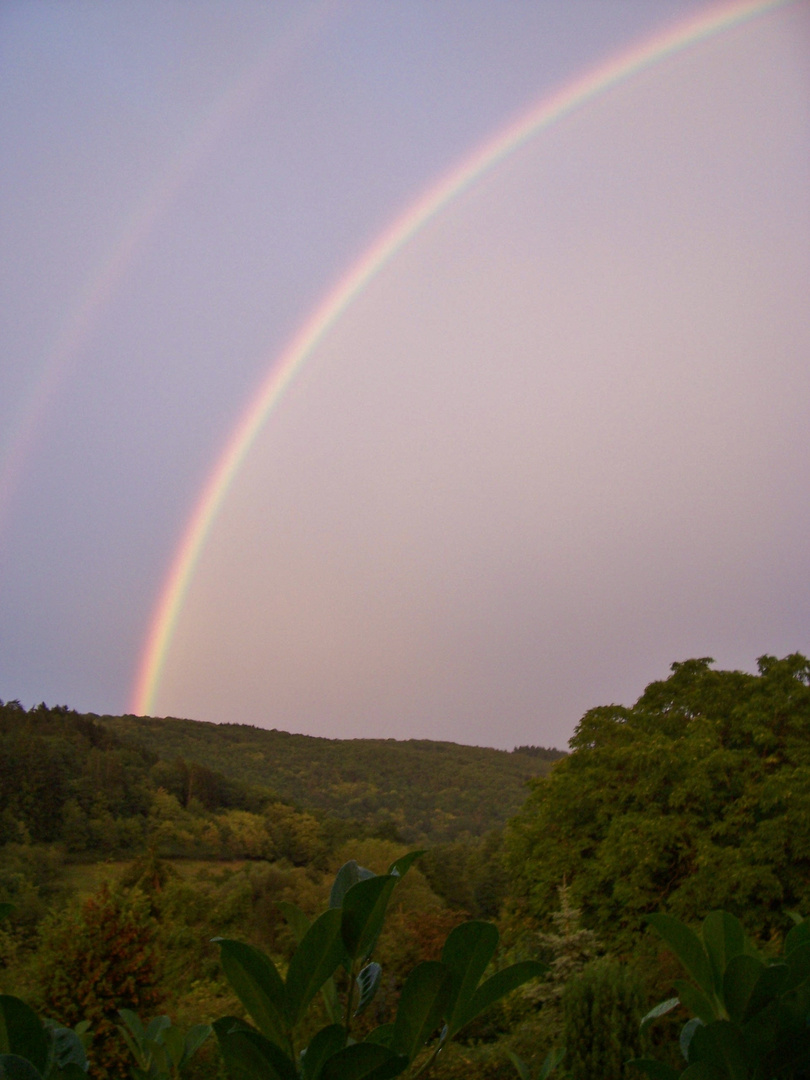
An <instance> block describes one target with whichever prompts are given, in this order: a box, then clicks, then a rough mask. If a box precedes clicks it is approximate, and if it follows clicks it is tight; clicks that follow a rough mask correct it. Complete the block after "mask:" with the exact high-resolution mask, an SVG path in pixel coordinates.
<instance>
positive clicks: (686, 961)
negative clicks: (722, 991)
mask: <svg viewBox="0 0 810 1080" xmlns="http://www.w3.org/2000/svg"><path fill="white" fill-rule="evenodd" d="M647 922H648V923H649V924H650V926H652V928H653V929H654V930H656V931H657V932H658V933H659V934H660V935H661V937H662V938H663V939H664V941H666V943H667V945H669V947H670V948H671V949H672V951H673V952H674V953H675V955H676V956H677V957H678V959H679V960H680V962H681V963H682V964H683V966H684V967H685V968H686V970H687V971H688V972H689V974H690V975H691V976H692V978H693V979H694V980H695V982H696V983H697V984H698V986H699V987H700V988H701V990H703V991H704V992H705V993H707V994H713V993H714V989H715V987H714V978H713V975H712V966H711V963H710V961H709V958H708V956H707V955H706V950H705V949H704V948H703V944H702V942H701V940H700V938H699V937H698V936H697V934H695V933H694V931H692V930H690V929H689V927H688V926H685V925H684V924H683V923H682V922H679V921H678V919H673V917H672V916H671V915H662V914H660V913H659V914H655V915H648V916H647Z"/></svg>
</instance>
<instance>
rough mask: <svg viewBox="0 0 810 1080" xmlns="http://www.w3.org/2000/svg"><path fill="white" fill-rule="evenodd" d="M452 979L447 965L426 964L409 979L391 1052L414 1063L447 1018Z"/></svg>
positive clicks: (400, 1000) (401, 999) (400, 998)
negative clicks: (415, 1058) (402, 1055)
mask: <svg viewBox="0 0 810 1080" xmlns="http://www.w3.org/2000/svg"><path fill="white" fill-rule="evenodd" d="M452 985H453V976H452V972H451V971H450V970H449V968H448V967H447V965H446V964H442V963H439V962H438V961H437V960H425V961H423V962H422V963H421V964H417V965H416V967H415V968H414V969H413V971H412V972H411V973H410V975H409V976H408V978H407V980H406V982H405V985H404V986H403V987H402V993H401V994H400V997H399V1007H398V1008H397V1016H396V1020H395V1021H394V1032H393V1035H392V1037H391V1049H392V1050H394V1051H396V1053H398V1054H404V1055H405V1056H406V1057H407V1058H408V1059H410V1060H412V1059H413V1058H414V1057H416V1055H417V1054H418V1053H419V1051H420V1050H421V1049H422V1047H423V1046H424V1045H425V1043H426V1042H427V1040H428V1039H429V1038H430V1036H431V1035H432V1034H433V1032H434V1031H435V1030H436V1029H437V1028H438V1027H439V1025H440V1023H441V1021H442V1018H443V1017H444V1016H446V1015H447V1010H448V1007H449V1003H450V995H451V992H452Z"/></svg>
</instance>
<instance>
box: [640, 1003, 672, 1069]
mask: <svg viewBox="0 0 810 1080" xmlns="http://www.w3.org/2000/svg"><path fill="white" fill-rule="evenodd" d="M680 1003H681V999H680V998H676V997H672V998H667V1000H666V1001H659V1003H658V1004H657V1005H653V1007H652V1008H651V1009H650V1011H649V1012H648V1013H645V1015H644V1016H643V1017H642V1018H641V1024H640V1027H639V1030H641V1031H646V1030H647V1028H648V1027H649V1026H650V1024H652V1023H653V1022H654V1021H656V1020H657V1019H658V1018H659V1017H660V1016H666V1014H667V1013H670V1012H672V1010H673V1009H677V1007H678V1006H679V1005H680ZM638 1060H639V1061H641V1060H644V1061H646V1060H647V1059H646V1058H644V1059H642V1058H639V1059H638Z"/></svg>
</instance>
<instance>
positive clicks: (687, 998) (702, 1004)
mask: <svg viewBox="0 0 810 1080" xmlns="http://www.w3.org/2000/svg"><path fill="white" fill-rule="evenodd" d="M673 985H674V987H675V989H676V990H677V991H678V997H679V998H680V1000H681V1004H682V1005H684V1006H685V1007H686V1008H687V1009H688V1010H689V1012H690V1013H691V1014H692V1016H698V1017H700V1019H701V1020H702V1021H703V1023H704V1024H710V1023H711V1022H712V1020H722V1019H723V1018H724V1017H723V1014H722V1013H721V1012H718V1010H717V1006H716V1005H715V1004H714V1002H713V1001H712V1000H711V999H710V998H709V997H707V996H706V994H704V993H703V991H702V990H699V989H698V988H697V987H696V986H695V985H694V983H689V982H686V981H685V980H684V979H676V980H675V982H674V984H673Z"/></svg>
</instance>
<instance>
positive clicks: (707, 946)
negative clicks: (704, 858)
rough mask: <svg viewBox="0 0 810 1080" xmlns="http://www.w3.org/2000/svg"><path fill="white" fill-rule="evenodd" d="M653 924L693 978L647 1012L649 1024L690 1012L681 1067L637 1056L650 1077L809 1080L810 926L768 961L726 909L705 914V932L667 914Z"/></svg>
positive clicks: (800, 926)
mask: <svg viewBox="0 0 810 1080" xmlns="http://www.w3.org/2000/svg"><path fill="white" fill-rule="evenodd" d="M649 922H650V924H651V925H652V927H653V928H654V929H655V930H656V931H657V932H658V933H659V934H660V935H661V937H663V939H664V940H665V941H666V943H667V944H668V945H669V947H670V948H671V949H672V951H673V952H674V953H675V955H676V956H677V957H678V959H679V960H680V962H681V964H682V965H683V967H684V968H685V969H686V972H687V974H688V975H689V979H688V980H679V981H677V982H676V983H675V988H676V990H677V991H678V996H677V997H673V998H670V999H669V1000H667V1001H664V1002H662V1003H661V1004H660V1005H656V1006H655V1008H653V1009H651V1010H650V1012H648V1013H647V1015H646V1016H645V1017H644V1019H643V1021H642V1028H646V1027H647V1026H649V1025H650V1024H651V1023H653V1021H655V1020H656V1019H658V1017H660V1016H663V1015H665V1014H666V1013H668V1012H670V1011H671V1010H672V1009H674V1008H676V1006H678V1005H679V1004H683V1005H685V1006H686V1008H687V1009H688V1010H689V1012H690V1013H692V1017H691V1019H690V1020H689V1021H687V1023H686V1024H685V1025H684V1027H683V1029H682V1030H681V1034H680V1047H681V1051H682V1052H683V1056H684V1058H685V1060H686V1062H687V1065H686V1068H685V1069H684V1070H683V1071H682V1072H680V1073H679V1072H678V1071H677V1069H674V1068H672V1067H671V1066H669V1065H665V1064H664V1063H663V1062H660V1061H655V1060H652V1059H647V1058H642V1059H636V1060H635V1062H634V1063H635V1064H636V1065H638V1066H639V1067H640V1068H641V1069H643V1070H644V1071H645V1072H646V1073H647V1075H648V1076H649V1077H650V1078H651V1080H675V1078H677V1077H679V1076H680V1077H681V1078H682V1080H774V1078H779V1080H803V1078H806V1077H807V1076H808V1075H810V923H807V922H803V921H799V922H797V924H796V925H795V926H794V927H793V928H792V929H791V930H790V932H789V933H788V934H787V936H786V938H785V942H784V948H783V952H782V954H781V955H780V956H778V957H776V958H774V959H765V958H764V957H762V956H761V955H760V953H759V952H758V950H757V949H756V948H755V947H754V945H753V944H752V943H751V942H750V941H749V940H748V939H747V938H746V936H745V933H744V931H743V928H742V925H741V924H740V922H739V920H738V919H736V918H735V917H734V916H733V915H730V914H729V913H728V912H725V911H713V912H712V913H711V914H710V915H708V916H707V917H706V919H705V920H704V922H703V926H702V928H701V932H700V935H698V934H696V933H695V932H694V931H692V930H691V929H690V928H689V927H688V926H686V925H684V924H683V923H682V922H679V921H678V920H677V919H675V918H672V917H671V916H669V915H662V914H658V915H651V916H649Z"/></svg>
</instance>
